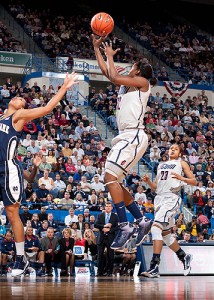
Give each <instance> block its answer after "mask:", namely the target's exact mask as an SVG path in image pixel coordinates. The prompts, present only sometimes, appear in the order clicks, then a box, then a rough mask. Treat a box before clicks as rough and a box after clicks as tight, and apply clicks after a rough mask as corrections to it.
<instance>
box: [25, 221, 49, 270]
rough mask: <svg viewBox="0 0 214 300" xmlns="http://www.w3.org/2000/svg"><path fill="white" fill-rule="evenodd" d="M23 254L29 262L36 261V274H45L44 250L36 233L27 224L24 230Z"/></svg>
mask: <svg viewBox="0 0 214 300" xmlns="http://www.w3.org/2000/svg"><path fill="white" fill-rule="evenodd" d="M25 254H26V256H27V259H28V261H29V262H33V263H35V262H37V268H36V275H37V276H45V272H44V269H43V266H44V252H43V251H42V249H41V244H40V241H39V239H38V237H37V236H36V235H34V234H33V228H32V227H30V226H28V227H27V228H26V230H25Z"/></svg>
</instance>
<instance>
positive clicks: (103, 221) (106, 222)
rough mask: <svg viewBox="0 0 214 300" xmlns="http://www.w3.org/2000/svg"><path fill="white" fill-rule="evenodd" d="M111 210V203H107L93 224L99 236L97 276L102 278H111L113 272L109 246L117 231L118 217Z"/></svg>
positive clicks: (112, 257)
mask: <svg viewBox="0 0 214 300" xmlns="http://www.w3.org/2000/svg"><path fill="white" fill-rule="evenodd" d="M112 209H113V206H112V203H111V202H107V203H106V205H105V212H102V213H101V214H99V215H98V216H97V220H96V222H95V224H94V227H95V228H98V229H99V235H98V238H97V247H98V258H97V264H98V271H97V276H103V275H104V274H106V275H107V276H112V272H113V266H114V250H113V249H111V247H110V245H111V244H112V242H113V240H114V238H115V234H116V232H117V229H118V217H117V215H116V214H115V213H112ZM104 251H106V265H104V262H105V254H104ZM104 272H105V273H104Z"/></svg>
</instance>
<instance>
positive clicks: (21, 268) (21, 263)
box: [11, 255, 29, 277]
mask: <svg viewBox="0 0 214 300" xmlns="http://www.w3.org/2000/svg"><path fill="white" fill-rule="evenodd" d="M28 266H29V262H28V260H27V258H26V257H25V256H24V255H17V256H16V260H15V263H14V266H13V269H12V272H11V276H12V277H16V276H21V275H23V274H25V272H26V270H27V268H28Z"/></svg>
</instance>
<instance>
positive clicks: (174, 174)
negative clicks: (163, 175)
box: [171, 172, 183, 180]
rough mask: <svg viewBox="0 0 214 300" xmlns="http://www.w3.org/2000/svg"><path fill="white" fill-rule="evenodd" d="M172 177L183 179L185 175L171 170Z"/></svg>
mask: <svg viewBox="0 0 214 300" xmlns="http://www.w3.org/2000/svg"><path fill="white" fill-rule="evenodd" d="M171 177H172V178H175V179H178V180H183V176H181V175H180V174H177V173H174V172H171Z"/></svg>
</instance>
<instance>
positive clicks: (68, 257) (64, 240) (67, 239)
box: [59, 228, 75, 276]
mask: <svg viewBox="0 0 214 300" xmlns="http://www.w3.org/2000/svg"><path fill="white" fill-rule="evenodd" d="M74 242H75V241H74V238H73V237H72V230H71V229H70V228H64V229H63V231H62V237H61V238H60V239H59V245H60V252H59V255H60V261H61V272H60V276H68V275H69V274H70V276H73V271H74V260H75V256H74V253H73V247H74ZM68 267H69V268H70V272H69V273H68Z"/></svg>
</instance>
